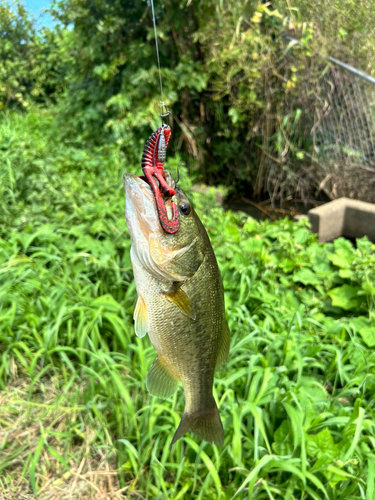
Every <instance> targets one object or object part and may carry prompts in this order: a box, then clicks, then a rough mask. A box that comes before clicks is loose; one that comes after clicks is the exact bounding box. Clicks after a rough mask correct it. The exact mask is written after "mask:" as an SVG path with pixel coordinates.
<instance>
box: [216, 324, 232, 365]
mask: <svg viewBox="0 0 375 500" xmlns="http://www.w3.org/2000/svg"><path fill="white" fill-rule="evenodd" d="M229 346H230V331H229V326H228V323H227V320H226V319H225V318H224V326H223V337H222V341H221V346H220V350H219V355H218V357H217V360H216V366H215V370H221V368H223V366H224V365H225V363H226V362H227V361H228V358H229Z"/></svg>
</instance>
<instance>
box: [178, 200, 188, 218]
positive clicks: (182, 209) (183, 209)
mask: <svg viewBox="0 0 375 500" xmlns="http://www.w3.org/2000/svg"><path fill="white" fill-rule="evenodd" d="M178 209H179V210H180V212H181V213H182V214H183V215H189V214H190V211H191V207H190V203H189V202H188V201H186V200H183V201H180V203H179V204H178Z"/></svg>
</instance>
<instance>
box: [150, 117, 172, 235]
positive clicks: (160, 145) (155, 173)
mask: <svg viewBox="0 0 375 500" xmlns="http://www.w3.org/2000/svg"><path fill="white" fill-rule="evenodd" d="M170 136H171V127H170V126H169V125H165V124H163V125H162V126H161V127H159V128H158V129H157V130H156V131H155V132H154V133H153V134H152V135H150V137H149V139H148V141H147V142H146V146H145V148H144V150H143V155H142V170H143V173H144V178H145V180H146V181H147V182H148V183H149V185H150V187H151V189H152V192H153V193H154V196H155V201H156V206H157V209H158V214H159V220H160V224H161V226H162V228H163V229H164V231H165V232H166V233H169V234H173V233H175V232H177V231H178V229H179V227H180V216H179V213H178V209H177V207H176V204H175V202H174V201H173V200H172V202H171V203H172V218H171V219H169V218H168V214H167V208H166V206H165V202H164V197H168V198H170V197H172V196H173V195H174V194H175V193H176V191H175V190H174V189H173V188H172V187H171V186H169V185H168V183H167V181H166V180H165V178H164V162H165V158H166V150H167V146H168V141H169V138H170ZM156 181H158V182H159V184H158V183H157V182H156Z"/></svg>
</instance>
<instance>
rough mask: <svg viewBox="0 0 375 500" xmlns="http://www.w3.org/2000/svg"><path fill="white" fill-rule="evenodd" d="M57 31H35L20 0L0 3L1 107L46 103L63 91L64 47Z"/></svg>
mask: <svg viewBox="0 0 375 500" xmlns="http://www.w3.org/2000/svg"><path fill="white" fill-rule="evenodd" d="M57 33H58V28H56V32H55V31H52V30H49V29H48V28H43V29H41V30H39V31H38V30H37V29H36V27H35V22H34V19H33V17H32V16H31V14H30V13H29V12H28V11H27V10H26V7H25V5H24V4H23V3H22V2H21V1H19V0H11V1H6V2H2V3H1V5H0V81H1V84H0V109H4V108H20V109H25V108H26V107H27V106H28V105H29V104H30V101H33V102H39V103H44V104H45V103H46V102H48V101H50V100H51V99H54V98H55V97H56V96H55V94H56V93H58V92H59V91H61V90H62V87H63V81H64V64H65V63H66V62H67V61H68V60H69V59H68V58H67V59H66V60H65V59H64V58H62V57H61V56H62V54H63V53H64V49H63V48H61V47H60V46H59V43H58V36H57Z"/></svg>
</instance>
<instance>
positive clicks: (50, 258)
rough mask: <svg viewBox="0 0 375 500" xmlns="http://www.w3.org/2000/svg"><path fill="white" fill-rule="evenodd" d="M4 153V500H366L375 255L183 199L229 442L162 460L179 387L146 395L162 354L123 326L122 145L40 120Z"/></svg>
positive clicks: (10, 136)
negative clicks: (76, 137) (215, 339)
mask: <svg viewBox="0 0 375 500" xmlns="http://www.w3.org/2000/svg"><path fill="white" fill-rule="evenodd" d="M0 147H1V149H2V159H1V165H0V177H1V184H0V194H1V197H2V210H1V211H0V236H1V239H0V355H1V361H0V384H1V389H2V390H1V392H0V407H1V408H0V451H1V455H0V456H1V459H0V491H3V492H6V494H9V495H13V497H12V496H10V498H22V497H21V494H23V495H28V497H27V498H34V497H36V496H37V495H38V498H39V499H42V500H47V499H48V500H49V499H51V500H52V499H55V498H59V499H64V498H66V499H68V498H73V499H75V498H76V499H86V498H87V499H88V498H92V499H101V498H103V499H104V498H113V499H118V498H145V499H146V498H147V499H160V500H161V499H163V500H164V499H166V498H168V499H169V498H170V499H173V500H176V499H180V498H183V499H185V500H186V499H202V500H206V499H232V498H238V499H245V498H249V499H250V498H251V499H256V500H260V499H275V500H276V499H299V500H300V499H305V500H308V499H316V500H318V499H322V500H323V499H342V500H344V499H357V498H358V499H360V498H362V499H365V500H371V499H372V498H373V494H374V474H375V472H374V463H375V454H374V446H375V429H374V426H375V417H374V402H375V401H374V389H375V354H374V353H373V349H372V346H373V345H375V340H374V344H372V339H373V337H372V335H374V339H375V330H373V329H374V316H373V314H374V313H373V307H374V297H375V289H374V282H375V252H374V246H373V245H371V243H370V242H368V241H366V240H362V241H359V242H358V249H357V250H355V249H353V248H352V247H351V245H350V244H349V243H348V242H345V241H342V240H340V241H338V242H336V243H335V246H333V245H321V244H318V243H317V242H316V239H315V236H313V235H311V234H310V232H309V231H308V229H306V228H305V227H304V223H303V222H300V223H298V224H295V223H293V222H290V221H280V222H278V223H268V222H265V223H262V224H257V223H256V222H255V221H253V220H252V219H249V218H247V217H246V216H245V215H244V214H242V215H241V214H232V213H224V212H223V210H222V209H221V208H220V207H219V206H218V205H217V203H216V201H215V197H214V193H208V194H206V195H202V194H197V193H192V196H193V197H194V202H195V205H196V207H197V211H198V213H199V215H200V216H201V217H202V220H203V223H204V225H205V226H206V227H207V229H208V231H209V233H210V236H211V239H212V242H213V245H214V248H215V251H216V254H217V256H218V261H219V265H220V268H221V272H222V276H223V280H224V286H225V291H226V304H227V317H228V322H229V326H230V329H231V332H232V338H231V355H230V360H229V362H228V364H227V366H226V367H225V368H224V369H223V370H222V371H221V372H220V373H219V374H217V378H216V380H215V397H216V399H217V401H218V403H219V409H220V414H221V418H222V421H223V425H224V429H225V435H226V437H225V443H224V446H223V447H222V448H216V447H214V446H211V445H209V444H207V443H202V442H201V441H200V440H199V439H197V438H195V437H194V436H191V435H187V436H186V437H184V438H183V439H181V440H180V441H178V442H177V443H176V445H175V446H174V448H173V450H172V451H170V449H169V447H170V443H171V440H172V436H173V433H174V431H175V429H176V427H177V425H178V423H179V420H180V416H181V413H182V410H183V393H182V388H181V389H180V390H179V391H178V392H177V393H176V395H175V396H174V397H173V398H171V399H169V400H165V401H161V400H159V399H157V398H153V397H150V396H149V395H148V393H147V391H146V388H145V378H146V374H147V371H148V369H149V367H150V365H151V363H152V361H153V360H154V358H155V351H154V349H153V348H152V346H151V345H150V342H149V340H148V338H147V337H146V338H144V339H138V338H137V337H135V336H134V331H133V324H132V314H133V309H134V304H135V300H136V295H135V293H136V292H135V287H134V282H133V277H132V271H131V265H130V259H129V249H130V241H129V236H128V232H127V229H126V225H125V220H124V216H123V209H124V194H123V188H122V180H121V178H122V173H123V172H124V171H125V170H126V171H128V170H133V171H134V172H135V171H137V170H139V168H138V166H129V165H127V164H126V158H125V157H124V156H123V153H121V152H120V151H119V150H118V148H117V147H116V146H111V147H110V146H108V148H102V149H100V150H95V149H81V148H80V146H79V143H78V142H77V143H74V142H67V141H66V140H64V139H63V138H62V137H61V136H60V135H59V131H58V130H56V128H55V127H54V122H53V118H51V116H50V115H45V116H43V115H38V114H34V115H28V116H24V117H22V116H17V115H14V116H9V117H5V118H4V120H3V122H2V125H1V126H0ZM172 165H173V168H174V164H173V161H172ZM184 183H185V184H186V185H187V186H188V188H189V189H188V190H189V192H190V188H191V186H190V184H189V183H188V181H187V180H182V181H181V184H184ZM348 245H349V246H348ZM352 252H354V254H353V253H352ZM345 285H346V287H350V289H348V288H345ZM347 290H349V291H350V294H351V295H350V296H349V295H347V294H346V291H347ZM353 290H354V291H353ZM328 292H330V294H328ZM345 294H346V295H345ZM353 294H354V295H353ZM17 495H18V496H17Z"/></svg>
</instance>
